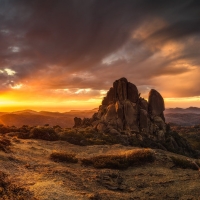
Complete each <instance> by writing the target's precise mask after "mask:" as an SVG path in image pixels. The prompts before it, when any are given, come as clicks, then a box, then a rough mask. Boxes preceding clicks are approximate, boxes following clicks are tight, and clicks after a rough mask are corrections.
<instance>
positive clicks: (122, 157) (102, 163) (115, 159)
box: [81, 149, 155, 169]
mask: <svg viewBox="0 0 200 200" xmlns="http://www.w3.org/2000/svg"><path fill="white" fill-rule="evenodd" d="M154 159H155V157H154V152H153V151H152V150H150V149H136V150H131V151H127V152H124V153H121V154H118V155H100V156H95V157H92V158H84V159H82V160H81V162H82V164H83V165H92V166H93V167H95V168H111V169H127V168H128V167H130V166H136V165H142V164H145V163H148V162H153V161H154Z"/></svg>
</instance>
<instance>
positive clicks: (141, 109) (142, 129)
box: [74, 78, 189, 151]
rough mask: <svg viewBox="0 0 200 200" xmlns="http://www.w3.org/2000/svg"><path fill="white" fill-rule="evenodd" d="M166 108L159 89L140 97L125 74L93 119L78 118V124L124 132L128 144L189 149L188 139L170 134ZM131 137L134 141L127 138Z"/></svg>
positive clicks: (121, 133)
mask: <svg viewBox="0 0 200 200" xmlns="http://www.w3.org/2000/svg"><path fill="white" fill-rule="evenodd" d="M164 110H165V105H164V99H163V97H162V96H161V94H160V93H159V92H157V91H156V90H155V89H151V91H150V92H149V97H148V101H147V100H146V99H144V98H142V97H140V94H139V92H138V89H137V87H136V86H135V85H134V84H133V83H130V82H128V81H127V79H126V78H121V79H119V80H116V81H115V82H114V83H113V87H111V88H110V90H109V91H108V92H107V95H106V96H105V97H104V99H103V101H102V105H100V106H99V110H98V112H97V113H95V114H94V115H93V117H92V118H91V119H83V120H81V119H77V118H75V119H74V120H75V127H80V126H82V127H87V126H92V127H94V128H95V129H96V130H97V131H98V132H100V133H108V134H111V135H116V137H120V135H123V137H124V136H126V138H127V140H126V144H127V143H129V144H131V145H132V144H135V143H137V142H135V141H134V140H137V141H139V143H140V144H142V146H152V144H153V146H154V147H156V148H162V149H170V150H171V149H173V150H174V149H176V150H179V151H180V150H181V149H182V151H184V149H187V148H188V149H189V147H188V146H187V144H185V143H184V142H182V143H181V142H179V143H178V142H176V139H175V138H174V137H173V134H172V135H170V136H169V134H168V130H167V124H166V123H165V118H164V114H163V111H164ZM128 138H129V139H130V138H131V139H130V140H131V141H129V142H127V141H128ZM134 138H135V139H134ZM141 142H142V143H141ZM167 144H168V145H167ZM168 146H169V148H168ZM186 147H187V148H186Z"/></svg>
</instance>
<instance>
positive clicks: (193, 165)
mask: <svg viewBox="0 0 200 200" xmlns="http://www.w3.org/2000/svg"><path fill="white" fill-rule="evenodd" d="M171 159H172V161H173V163H174V165H175V166H177V167H180V168H183V169H194V170H199V167H198V166H200V163H198V162H193V161H191V160H187V159H182V158H178V157H174V156H172V157H171Z"/></svg>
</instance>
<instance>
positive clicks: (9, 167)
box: [0, 136, 200, 200]
mask: <svg viewBox="0 0 200 200" xmlns="http://www.w3.org/2000/svg"><path fill="white" fill-rule="evenodd" d="M6 138H7V139H10V140H11V142H12V145H11V146H10V151H9V152H7V153H5V152H2V151H0V162H1V165H0V171H1V172H3V173H5V174H7V175H8V177H9V178H10V179H11V180H12V183H13V184H15V185H17V186H20V187H22V188H24V189H26V191H29V192H30V193H31V194H33V196H34V197H35V198H36V199H39V200H47V199H48V200H53V199H57V200H63V199H66V200H67V199H71V200H73V199H102V200H108V199H110V200H112V199H113V200H115V199H119V200H120V199H121V200H125V199H198V198H199V196H200V190H199V188H200V181H199V177H200V173H199V172H198V171H197V170H192V169H181V168H177V167H175V166H174V163H173V162H172V160H171V158H170V157H172V156H175V157H178V158H183V159H185V160H186V159H187V157H184V156H180V155H176V154H173V153H170V152H166V151H163V150H153V151H154V155H155V161H154V162H153V163H149V164H144V165H139V166H134V167H129V168H128V169H126V170H117V169H96V168H93V167H92V166H83V165H81V163H80V159H82V158H90V157H93V156H96V155H102V154H104V155H107V154H111V155H112V154H120V153H122V152H126V151H128V150H134V149H135V148H134V147H125V146H122V145H98V146H96V145H95V146H76V145H72V144H69V143H67V142H64V141H54V142H50V141H44V140H23V139H17V138H15V137H13V138H11V137H9V136H6ZM55 150H56V151H58V152H60V151H62V152H63V151H64V152H68V153H75V154H76V155H77V158H78V159H79V162H78V163H71V164H70V163H61V162H54V161H52V160H51V159H50V154H51V153H52V152H53V151H55ZM0 195H1V194H0Z"/></svg>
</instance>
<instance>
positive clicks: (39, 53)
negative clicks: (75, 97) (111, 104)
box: [0, 0, 200, 96]
mask: <svg viewBox="0 0 200 200" xmlns="http://www.w3.org/2000/svg"><path fill="white" fill-rule="evenodd" d="M199 9H200V3H199V1H197V0H193V1H192V0H189V1H188V0H187V1H186V0H178V1H160V0H152V1H149V0H140V1H138V0H126V1H123V0H87V1H80V0H42V1H41V0H30V1H27V0H0V68H1V69H2V70H3V69H5V68H9V69H12V70H14V71H16V74H15V75H14V76H13V77H8V76H7V77H5V76H4V78H2V79H1V86H0V87H1V88H2V89H4V88H5V87H4V85H5V83H8V82H9V81H14V82H15V83H16V84H17V83H24V84H36V85H37V83H38V82H39V83H40V84H39V86H38V90H42V89H44V88H48V89H64V88H71V89H72V88H92V89H94V90H100V89H108V88H109V87H110V85H111V84H112V82H113V81H114V80H115V79H117V78H120V77H122V76H125V77H127V78H128V79H129V80H130V81H133V82H134V83H135V84H137V85H139V86H140V88H146V85H151V86H152V85H153V86H155V87H156V86H158V83H156V82H155V81H154V78H157V77H162V76H178V75H182V74H184V73H190V72H191V71H194V68H193V67H194V66H195V67H199V64H200V58H199V53H198V51H199V48H200V43H199V34H200V26H199V24H200V20H199V19H200V12H199ZM173 43H175V44H176V45H174V44H173ZM170 45H171V48H172V50H168V49H170ZM179 46H180V48H179ZM170 51H171V53H170ZM0 75H1V74H0ZM1 76H2V75H1ZM189 78H190V77H189ZM160 84H161V83H160ZM194 84H195V83H194ZM144 86H145V87H144ZM165 88H166V91H167V90H169V89H171V88H167V87H165ZM174 89H176V88H174ZM142 90H143V89H142ZM188 90H189V89H188ZM177 92H178V91H177ZM185 92H186V91H185ZM179 93H180V96H183V95H184V94H183V93H184V92H182V91H180V90H179ZM193 94H194V93H190V92H189V91H188V92H187V95H188V96H190V95H193ZM195 94H200V90H198V91H197V92H196V91H195Z"/></svg>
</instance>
